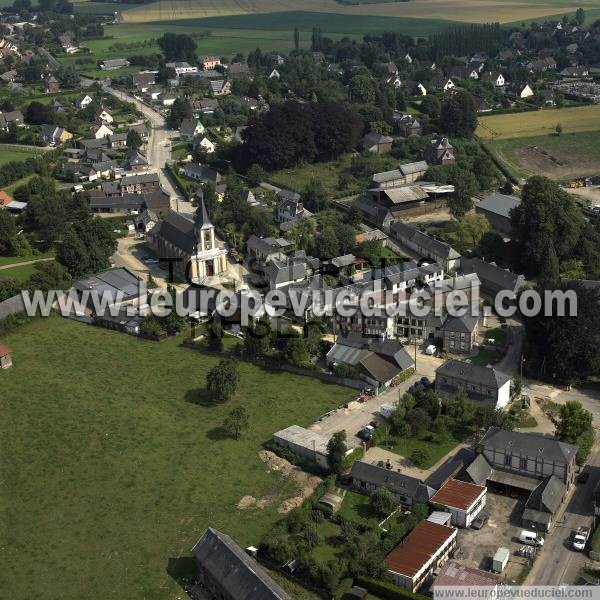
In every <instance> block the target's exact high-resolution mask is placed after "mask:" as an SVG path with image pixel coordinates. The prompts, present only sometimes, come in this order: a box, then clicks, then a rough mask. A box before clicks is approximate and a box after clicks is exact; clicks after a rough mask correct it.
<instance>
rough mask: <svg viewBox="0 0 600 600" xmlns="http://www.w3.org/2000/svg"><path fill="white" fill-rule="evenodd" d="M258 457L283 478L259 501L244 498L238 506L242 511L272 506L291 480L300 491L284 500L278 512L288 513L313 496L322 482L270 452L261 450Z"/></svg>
mask: <svg viewBox="0 0 600 600" xmlns="http://www.w3.org/2000/svg"><path fill="white" fill-rule="evenodd" d="M258 456H259V457H260V459H261V460H262V461H263V462H264V463H265V464H266V465H267V469H268V470H269V471H279V472H280V473H281V474H282V476H283V477H282V478H281V480H280V481H278V482H277V483H276V484H275V485H274V486H273V487H272V488H270V489H269V490H268V492H267V493H266V494H265V495H264V496H263V497H262V498H258V499H257V498H255V497H254V496H244V497H243V498H242V499H241V500H240V501H239V502H238V505H237V507H238V508H239V509H240V510H248V509H255V508H258V509H262V508H265V507H267V506H270V505H272V504H273V503H274V502H276V501H277V498H278V496H279V492H280V491H281V488H282V487H283V486H284V485H285V480H286V479H288V478H291V479H292V480H293V481H294V483H295V484H296V485H297V490H298V491H297V493H296V495H295V496H293V497H292V498H288V499H287V500H284V501H283V502H282V503H281V505H280V506H279V507H278V508H277V512H280V513H288V512H290V511H291V510H292V509H294V508H296V507H297V506H300V505H301V504H302V502H303V501H304V500H305V499H306V498H308V497H309V496H311V495H312V493H313V492H314V490H315V488H316V487H317V486H318V485H319V483H321V481H322V479H321V478H320V477H317V476H316V475H310V474H309V473H305V472H304V471H302V470H300V469H299V468H298V467H296V466H294V465H292V464H291V463H290V462H288V461H287V460H285V459H283V458H281V457H279V456H277V455H276V454H275V453H273V452H270V451H269V450H261V451H260V452H259V453H258Z"/></svg>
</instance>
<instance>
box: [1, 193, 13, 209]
mask: <svg viewBox="0 0 600 600" xmlns="http://www.w3.org/2000/svg"><path fill="white" fill-rule="evenodd" d="M12 201H13V199H12V198H11V197H10V196H9V195H8V194H7V193H6V192H4V191H0V206H6V205H7V204H8V203H9V202H12Z"/></svg>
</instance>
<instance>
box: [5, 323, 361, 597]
mask: <svg viewBox="0 0 600 600" xmlns="http://www.w3.org/2000/svg"><path fill="white" fill-rule="evenodd" d="M2 341H3V342H5V343H7V344H8V345H10V346H11V347H12V349H13V360H14V363H15V366H14V367H13V368H12V369H10V370H8V371H6V372H3V373H2V384H1V385H2V394H1V395H0V409H1V413H0V423H2V433H1V436H2V440H3V451H2V479H3V494H2V500H3V504H4V506H3V509H4V517H5V518H4V523H5V527H4V528H3V529H4V535H3V544H2V549H3V551H4V556H3V564H4V572H5V573H11V576H10V578H8V579H7V580H6V581H4V582H3V584H2V589H3V590H4V592H3V593H4V595H6V597H9V598H36V597H38V598H42V597H43V598H61V599H65V600H66V599H79V598H82V597H85V596H86V595H89V590H90V589H93V590H94V592H93V596H94V597H97V598H106V599H108V598H115V599H119V600H121V599H123V598H127V599H134V598H140V599H141V598H144V599H158V598H181V597H182V595H183V592H182V590H181V589H180V588H179V587H178V585H177V584H176V583H175V581H174V580H173V578H172V577H171V576H170V573H172V572H173V571H177V570H180V569H181V568H182V564H189V560H187V559H186V558H185V557H189V556H190V549H191V547H192V545H193V544H194V543H195V541H196V540H197V539H198V537H199V536H200V534H201V533H202V531H203V530H204V529H205V527H207V526H208V525H212V526H214V527H216V528H218V529H220V530H223V531H225V532H227V533H229V534H231V535H232V536H233V537H234V538H235V539H236V540H237V541H238V542H239V543H240V545H241V546H242V547H244V546H247V545H249V544H251V543H253V544H256V543H258V541H259V539H260V537H261V536H262V534H263V533H264V532H265V531H267V530H268V529H269V528H270V527H271V526H272V525H273V523H274V522H275V521H276V520H277V519H279V518H280V517H281V515H280V514H278V512H277V507H278V506H279V504H280V502H281V501H282V500H283V499H284V498H287V497H290V496H291V495H292V494H293V493H294V490H295V486H294V484H293V483H292V482H290V481H288V480H282V479H281V476H280V475H279V474H278V473H275V472H267V470H266V468H265V465H264V464H263V463H262V462H261V461H260V459H259V458H258V456H257V452H258V450H259V449H260V447H261V444H262V443H263V442H264V441H265V440H267V439H269V437H270V436H271V434H272V433H273V432H274V431H277V430H278V429H281V428H283V427H286V426H288V425H290V424H293V423H297V424H299V425H307V424H308V423H309V422H310V421H311V420H312V419H313V418H314V417H315V416H317V415H319V414H322V413H323V412H324V411H325V410H327V409H329V408H331V407H333V406H337V405H339V404H340V403H341V402H343V401H344V399H346V398H348V397H349V396H350V395H351V394H352V392H351V390H349V389H347V388H343V387H340V386H334V385H328V384H325V383H322V382H320V381H318V380H316V379H310V378H306V377H300V376H295V375H292V374H288V373H283V372H281V373H279V372H278V373H271V372H267V371H264V370H262V369H260V368H258V367H255V366H253V365H250V364H248V363H242V364H241V365H240V372H241V384H240V391H239V393H238V395H237V396H236V398H234V399H233V400H232V401H231V402H229V403H228V404H226V405H213V404H212V403H211V402H210V401H209V399H208V398H207V397H206V395H205V393H204V391H203V388H204V378H205V375H206V373H207V371H208V370H209V369H210V368H211V367H212V366H214V365H215V364H216V363H217V361H218V358H217V357H213V356H209V355H205V354H202V353H200V352H196V351H193V350H186V349H183V348H181V347H180V346H179V343H180V341H181V339H169V340H167V341H165V342H163V343H160V344H159V343H155V342H147V341H142V340H137V339H135V338H132V337H129V336H127V335H124V334H121V333H117V332H112V331H108V330H105V329H101V328H96V327H92V326H87V325H82V324H79V323H75V322H73V321H69V320H66V319H61V318H59V317H51V318H48V319H41V318H40V319H37V320H35V321H32V322H30V323H28V324H26V325H25V326H23V327H22V328H20V329H18V330H16V331H14V332H13V333H11V334H9V335H7V336H5V337H4V339H3V340H2ZM239 405H244V406H245V407H246V409H247V411H248V413H249V417H250V429H249V431H248V432H247V433H246V434H245V435H244V437H243V438H242V440H240V441H234V440H231V439H227V438H225V437H224V435H223V431H222V428H221V426H222V423H223V420H224V418H225V416H226V415H227V414H228V413H229V411H230V410H231V409H232V408H233V407H235V406H239ZM245 495H252V496H254V497H256V498H261V497H263V496H268V497H269V498H273V500H274V501H273V503H272V504H270V505H269V506H267V508H265V509H263V510H260V509H254V510H245V511H242V510H238V509H237V503H238V502H239V500H240V499H241V498H242V497H243V496H245ZM181 557H184V559H183V560H182V559H181Z"/></svg>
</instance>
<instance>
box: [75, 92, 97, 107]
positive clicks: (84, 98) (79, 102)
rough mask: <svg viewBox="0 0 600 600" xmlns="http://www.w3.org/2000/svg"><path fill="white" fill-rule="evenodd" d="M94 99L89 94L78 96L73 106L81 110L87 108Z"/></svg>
mask: <svg viewBox="0 0 600 600" xmlns="http://www.w3.org/2000/svg"><path fill="white" fill-rule="evenodd" d="M93 101H94V99H93V98H92V97H91V96H90V95H89V94H80V95H79V96H78V97H77V99H76V100H75V106H76V107H77V108H78V109H79V110H81V109H83V108H86V107H87V106H89V105H90V104H91V103H92V102H93Z"/></svg>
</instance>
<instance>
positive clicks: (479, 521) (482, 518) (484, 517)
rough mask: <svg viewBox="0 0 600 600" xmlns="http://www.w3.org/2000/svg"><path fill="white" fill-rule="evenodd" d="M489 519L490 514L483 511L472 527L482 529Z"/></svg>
mask: <svg viewBox="0 0 600 600" xmlns="http://www.w3.org/2000/svg"><path fill="white" fill-rule="evenodd" d="M487 520H488V516H487V515H486V514H483V513H481V514H480V515H479V516H478V517H477V518H476V519H475V520H474V521H473V522H472V523H471V527H472V528H473V529H481V528H482V527H483V526H484V525H485V524H486V523H487Z"/></svg>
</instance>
